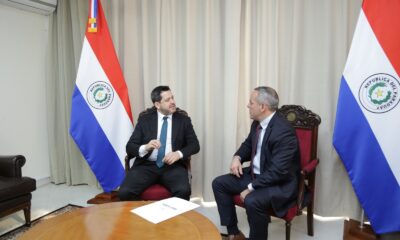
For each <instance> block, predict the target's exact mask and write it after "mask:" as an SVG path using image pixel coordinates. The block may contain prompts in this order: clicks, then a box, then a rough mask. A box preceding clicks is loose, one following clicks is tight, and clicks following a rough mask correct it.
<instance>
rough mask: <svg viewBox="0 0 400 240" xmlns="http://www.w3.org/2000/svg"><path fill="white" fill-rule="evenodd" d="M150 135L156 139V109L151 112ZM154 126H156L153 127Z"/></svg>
mask: <svg viewBox="0 0 400 240" xmlns="http://www.w3.org/2000/svg"><path fill="white" fill-rule="evenodd" d="M148 126H149V129H150V136H151V139H157V131H158V114H157V111H155V112H154V113H153V117H152V118H150V122H149V125H148ZM154 126H156V127H154Z"/></svg>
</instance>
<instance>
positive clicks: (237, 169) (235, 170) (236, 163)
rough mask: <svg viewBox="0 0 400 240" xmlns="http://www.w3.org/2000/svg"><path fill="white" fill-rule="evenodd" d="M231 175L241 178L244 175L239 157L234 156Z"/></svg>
mask: <svg viewBox="0 0 400 240" xmlns="http://www.w3.org/2000/svg"><path fill="white" fill-rule="evenodd" d="M231 174H233V175H235V176H236V177H240V176H241V175H243V171H242V163H241V162H240V157H239V156H234V157H233V159H232V163H231Z"/></svg>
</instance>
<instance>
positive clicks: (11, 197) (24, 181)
mask: <svg viewBox="0 0 400 240" xmlns="http://www.w3.org/2000/svg"><path fill="white" fill-rule="evenodd" d="M25 161H26V160H25V157H24V156H21V155H15V156H0V217H4V216H7V215H9V214H12V213H15V212H17V211H19V210H24V215H25V222H26V225H27V226H29V225H30V224H31V199H32V194H31V192H33V191H34V190H35V189H36V180H35V179H32V178H29V177H22V171H21V168H22V166H23V165H24V164H25Z"/></svg>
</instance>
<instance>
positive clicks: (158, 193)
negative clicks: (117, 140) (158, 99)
mask: <svg viewBox="0 0 400 240" xmlns="http://www.w3.org/2000/svg"><path fill="white" fill-rule="evenodd" d="M149 111H156V108H155V107H152V108H148V109H146V110H144V111H143V112H141V113H140V114H139V117H140V116H141V115H142V114H147V113H148V112H149ZM176 111H177V112H179V113H181V114H184V115H186V116H187V115H188V114H187V112H186V111H184V110H182V109H179V108H177V109H176ZM133 159H134V158H129V157H128V156H126V157H125V172H126V173H128V171H129V170H130V169H131V164H130V162H131V160H133ZM190 159H191V158H190V157H188V160H187V163H186V167H187V170H188V172H189V174H188V175H189V181H191V179H192V174H191V167H190ZM132 167H133V166H132ZM170 197H172V194H171V192H170V191H169V190H168V189H167V188H166V187H164V186H163V185H161V184H154V185H151V186H150V187H148V188H147V189H146V190H145V191H144V192H143V193H142V194H141V195H140V198H141V199H142V200H149V201H150V200H151V201H157V200H162V199H166V198H170Z"/></svg>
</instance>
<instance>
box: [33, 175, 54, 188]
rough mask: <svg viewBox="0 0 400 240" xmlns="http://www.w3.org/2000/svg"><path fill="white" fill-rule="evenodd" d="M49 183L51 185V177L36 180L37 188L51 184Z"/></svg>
mask: <svg viewBox="0 0 400 240" xmlns="http://www.w3.org/2000/svg"><path fill="white" fill-rule="evenodd" d="M49 183H51V181H50V177H44V178H39V179H36V187H37V188H38V187H41V186H43V185H46V184H49Z"/></svg>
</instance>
